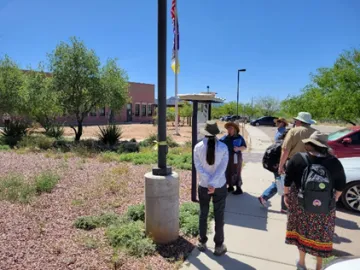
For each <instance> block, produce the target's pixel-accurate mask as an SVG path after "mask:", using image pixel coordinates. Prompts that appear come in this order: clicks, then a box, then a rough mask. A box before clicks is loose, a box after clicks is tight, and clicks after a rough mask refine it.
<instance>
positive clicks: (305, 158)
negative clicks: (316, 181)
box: [299, 152, 311, 191]
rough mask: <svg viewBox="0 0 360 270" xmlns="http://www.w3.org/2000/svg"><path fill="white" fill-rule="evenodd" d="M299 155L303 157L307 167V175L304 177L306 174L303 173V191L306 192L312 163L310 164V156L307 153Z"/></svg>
mask: <svg viewBox="0 0 360 270" xmlns="http://www.w3.org/2000/svg"><path fill="white" fill-rule="evenodd" d="M299 154H300V155H301V157H302V158H303V160H304V161H305V163H306V167H307V172H306V175H304V173H303V175H302V177H301V189H302V190H303V191H304V190H305V181H306V179H307V177H308V175H309V172H310V170H309V168H310V166H311V163H310V160H309V156H308V154H307V153H301V152H300V153H299Z"/></svg>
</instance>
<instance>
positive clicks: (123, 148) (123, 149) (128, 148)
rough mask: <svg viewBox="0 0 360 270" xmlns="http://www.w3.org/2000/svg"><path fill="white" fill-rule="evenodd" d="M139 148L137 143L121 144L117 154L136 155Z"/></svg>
mask: <svg viewBox="0 0 360 270" xmlns="http://www.w3.org/2000/svg"><path fill="white" fill-rule="evenodd" d="M139 150H140V147H139V144H138V143H137V142H122V143H121V144H120V145H119V149H118V153H120V154H121V153H137V152H139Z"/></svg>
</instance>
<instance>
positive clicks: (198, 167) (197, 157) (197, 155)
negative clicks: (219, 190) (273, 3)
mask: <svg viewBox="0 0 360 270" xmlns="http://www.w3.org/2000/svg"><path fill="white" fill-rule="evenodd" d="M202 158H203V157H201V153H200V151H199V148H198V147H196V146H195V148H194V165H195V169H196V171H197V172H198V173H199V174H201V176H202V177H203V178H204V179H207V181H208V182H209V178H210V175H209V174H208V173H207V172H206V171H205V170H204V167H203V166H202V164H201V162H200V160H201V159H202Z"/></svg>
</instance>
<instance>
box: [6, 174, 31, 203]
mask: <svg viewBox="0 0 360 270" xmlns="http://www.w3.org/2000/svg"><path fill="white" fill-rule="evenodd" d="M34 194H35V190H34V188H33V186H32V185H30V184H29V183H26V182H25V180H24V177H22V176H20V175H9V176H6V177H4V178H2V179H0V199H1V200H6V201H10V202H20V203H28V202H30V200H31V198H32V197H33V195H34Z"/></svg>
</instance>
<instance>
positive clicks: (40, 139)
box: [17, 135, 55, 150]
mask: <svg viewBox="0 0 360 270" xmlns="http://www.w3.org/2000/svg"><path fill="white" fill-rule="evenodd" d="M54 142H55V139H53V138H49V137H46V136H43V135H36V136H25V137H23V138H22V139H21V141H20V142H19V143H18V144H17V146H18V147H20V148H30V149H41V150H48V149H50V148H52V147H53V146H54Z"/></svg>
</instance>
